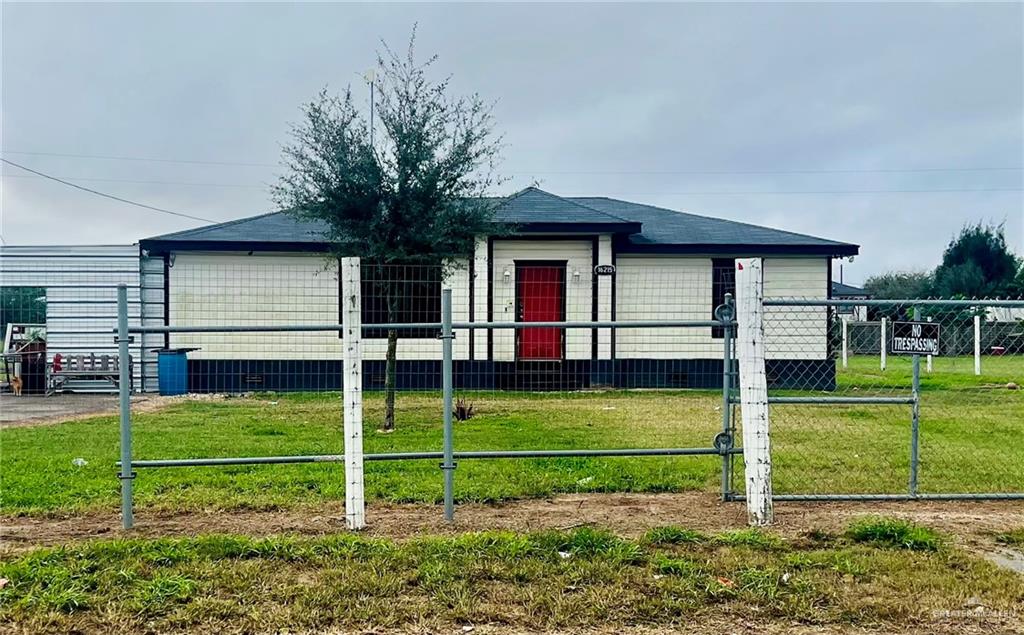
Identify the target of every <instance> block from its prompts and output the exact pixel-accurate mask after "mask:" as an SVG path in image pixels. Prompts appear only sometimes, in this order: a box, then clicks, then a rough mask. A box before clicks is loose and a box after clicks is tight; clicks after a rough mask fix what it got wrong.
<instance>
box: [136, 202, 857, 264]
mask: <svg viewBox="0 0 1024 635" xmlns="http://www.w3.org/2000/svg"><path fill="white" fill-rule="evenodd" d="M496 217H497V219H498V220H499V221H500V222H504V223H511V224H515V225H516V226H517V227H518V228H519V230H520V231H522V232H560V231H579V232H590V233H614V234H616V235H617V236H618V237H617V239H616V248H617V250H618V251H619V252H620V253H735V254H737V255H739V254H741V253H749V254H751V255H756V254H757V253H760V252H763V253H765V254H768V253H801V254H813V255H829V256H847V255H854V254H856V253H857V251H858V247H857V245H852V244H849V243H842V242H837V241H834V240H827V239H824V238H816V237H814V236H807V235H804V234H796V233H793V232H787V231H783V230H779V229H772V228H769V227H760V226H758V225H750V224H747V223H739V222H736V221H730V220H724V219H720V218H711V217H708V216H698V215H696V214H687V213H683V212H676V211H673V210H669V209H665V208H662V207H654V206H651V205H643V204H640V203H631V202H629V201H620V200H617V199H611V198H605V197H561V196H556V195H554V194H551V193H549V192H545V191H543V190H540V189H538V188H535V187H530V188H526V189H525V190H522V191H521V192H518V193H517V194H515V195H513V196H511V197H509V198H508V199H506V200H505V201H504V202H503V203H502V205H501V207H499V208H498V210H497V213H496ZM324 229H325V226H324V225H323V224H322V223H317V222H312V221H304V220H298V219H296V218H295V217H294V216H291V215H290V214H287V213H285V212H274V213H270V214H263V215H262V216H254V217H251V218H242V219H238V220H234V221H230V222H227V223H219V224H216V225H208V226H206V227H199V228H197V229H188V230H185V231H180V232H175V233H173V234H164V235H162V236H154V237H153V238H148V239H145V240H142V241H141V245H142V247H143V248H144V249H146V248H157V249H175V248H177V249H203V248H206V249H210V250H217V249H240V248H253V249H256V248H258V249H264V250H266V249H271V250H273V249H278V250H285V249H289V250H290V249H297V250H308V251H312V250H316V249H317V248H318V247H322V245H323V238H322V236H323V232H324Z"/></svg>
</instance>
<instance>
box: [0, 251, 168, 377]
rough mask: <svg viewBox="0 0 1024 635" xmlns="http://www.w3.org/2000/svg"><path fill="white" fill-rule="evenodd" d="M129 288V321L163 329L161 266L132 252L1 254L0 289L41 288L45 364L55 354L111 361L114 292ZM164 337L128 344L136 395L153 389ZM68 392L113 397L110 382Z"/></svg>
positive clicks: (114, 306) (114, 317) (162, 279)
mask: <svg viewBox="0 0 1024 635" xmlns="http://www.w3.org/2000/svg"><path fill="white" fill-rule="evenodd" d="M122 283H123V284H126V285H128V319H129V323H130V324H132V325H138V324H140V323H143V322H144V323H145V324H154V325H161V324H163V320H164V264H163V260H162V259H151V258H142V259H141V261H140V257H139V248H138V246H137V245H90V246H77V245H75V246H40V247H35V246H5V247H0V286H4V287H43V288H45V289H46V340H47V358H48V360H49V361H52V360H53V355H54V354H55V353H63V354H65V355H68V354H87V353H97V354H102V353H106V354H115V353H116V352H117V345H116V344H115V342H114V334H113V332H114V329H115V328H116V327H117V286H118V285H119V284H122ZM158 346H163V336H162V335H160V336H153V335H151V336H147V337H146V340H145V341H144V342H143V341H142V339H141V338H139V337H136V338H135V341H134V342H133V343H132V345H131V353H132V358H133V360H134V361H135V363H134V364H133V367H134V370H133V372H134V375H135V388H136V390H146V391H153V390H156V355H155V354H154V353H153V352H152V349H153V348H156V347H158ZM68 387H69V388H71V389H73V390H76V389H77V390H103V391H108V390H109V391H113V390H114V389H113V387H112V386H111V385H110V384H109V383H108V382H102V381H100V382H75V383H70V384H69V385H68Z"/></svg>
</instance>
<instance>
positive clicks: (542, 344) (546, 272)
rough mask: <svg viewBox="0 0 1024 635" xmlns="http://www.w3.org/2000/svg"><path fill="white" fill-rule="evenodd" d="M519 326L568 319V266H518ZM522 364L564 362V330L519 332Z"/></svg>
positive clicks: (529, 329) (538, 329)
mask: <svg viewBox="0 0 1024 635" xmlns="http://www.w3.org/2000/svg"><path fill="white" fill-rule="evenodd" d="M516 300H517V305H518V306H517V311H516V321H517V322H561V321H563V320H564V319H565V265H547V264H544V265H540V264H537V265H531V264H520V263H517V264H516ZM518 332H519V339H518V347H517V350H516V357H517V359H520V360H555V359H562V334H563V329H560V328H558V327H536V328H527V329H519V330H518Z"/></svg>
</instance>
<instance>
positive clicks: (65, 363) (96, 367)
mask: <svg viewBox="0 0 1024 635" xmlns="http://www.w3.org/2000/svg"><path fill="white" fill-rule="evenodd" d="M131 363H132V358H131V357H129V358H128V368H129V372H128V380H129V389H134V380H133V379H132V373H131V370H130V369H131ZM89 379H93V380H106V381H109V382H110V383H111V384H113V386H114V388H118V387H119V386H120V383H121V366H120V363H119V361H118V356H117V355H108V354H105V353H104V354H100V355H97V354H96V353H88V354H83V355H63V354H61V353H57V354H55V355H54V356H53V362H51V363H50V364H48V365H47V369H46V394H47V395H52V394H53V393H55V392H57V391H60V390H63V388H64V385H65V384H66V383H67V382H68V381H72V380H89Z"/></svg>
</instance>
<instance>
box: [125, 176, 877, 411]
mask: <svg viewBox="0 0 1024 635" xmlns="http://www.w3.org/2000/svg"><path fill="white" fill-rule="evenodd" d="M497 220H498V221H499V222H502V223H508V224H511V225H512V226H513V227H514V230H515V233H514V235H509V236H502V237H500V238H499V237H493V236H491V237H488V236H481V237H479V238H478V239H477V241H476V245H475V251H474V253H473V256H472V257H471V258H468V259H467V260H466V261H465V262H458V263H451V264H452V265H453V266H451V267H448V268H446V270H445V271H444V272H443V273H431V272H429V271H424V270H423V269H422V268H419V269H417V268H413V267H409V268H406V269H404V270H402V271H401V272H399V273H394V272H392V273H389V274H386V275H400V276H401V277H402V279H403V280H406V281H407V282H408V287H407V288H408V290H409V293H408V296H409V297H415V298H418V300H416V301H405V302H403V303H401V306H400V307H398V308H397V311H398V314H397V321H398V322H437V321H439V319H440V318H439V300H438V298H439V296H440V289H441V287H442V284H443V285H444V286H448V287H450V288H452V290H453V297H454V301H453V313H454V320H455V321H456V322H485V321H495V322H501V321H516V320H523V321H547V320H550V321H560V320H568V321H593V320H599V321H611V320H620V321H624V320H655V319H661V320H670V319H671V320H706V319H710V318H711V316H712V312H713V310H714V308H715V307H716V306H718V305H719V304H721V303H722V301H723V299H724V296H725V294H726V293H730V292H732V291H733V286H734V285H733V275H734V274H733V270H734V259H735V258H736V257H750V256H759V257H763V258H764V259H765V265H764V283H765V294H766V296H769V297H782V296H790V297H793V296H796V297H811V298H827V297H828V296H829V294H830V291H831V287H830V281H831V263H832V259H834V258H840V257H848V256H852V255H854V254H856V253H857V252H858V246H857V245H853V244H849V243H843V242H837V241H833V240H826V239H823V238H815V237H813V236H806V235H802V234H796V233H792V232H787V231H781V230H777V229H770V228H767V227H759V226H756V225H750V224H745V223H739V222H734V221H728V220H723V219H717V218H709V217H706V216H698V215H694V214H688V213H682V212H677V211H673V210H669V209H664V208H660V207H654V206H651V205H644V204H640V203H632V202H629V201H623V200H617V199H612V198H606V197H562V196H556V195H555V194H551V193H549V192H545V191H543V190H540V189H537V188H534V187H531V188H527V189H525V190H523V191H521V192H519V193H517V194H516V195H514V196H512V197H510V198H508V199H506V200H505V201H504V202H503V203H502V204H501V206H500V207H499V209H498V212H497ZM322 230H323V228H322V227H321V226H318V225H317V224H315V223H311V222H303V221H299V220H297V219H295V218H294V217H292V216H290V215H288V214H286V213H281V212H277V213H271V214H264V215H262V216H255V217H252V218H244V219H240V220H236V221H231V222H227V223H220V224H216V225H210V226H207V227H200V228H198V229H191V230H187V231H182V232H177V233H173V234H166V235H163V236H155V237H153V238H148V239H145V240H142V241H140V243H139V245H140V249H141V250H142V255H143V258H144V260H148V261H154V260H157V261H162V262H163V266H164V271H165V283H164V297H163V305H164V307H165V308H164V316H163V321H164V323H165V324H169V325H172V326H179V325H181V326H184V325H223V324H232V325H239V324H249V325H256V324H314V323H315V324H336V323H338V321H339V319H340V315H339V312H340V307H339V304H338V298H339V288H338V287H339V282H338V279H337V275H336V267H333V266H332V263H331V261H329V260H328V259H326V258H325V257H324V254H325V252H326V251H328V245H326V244H325V243H324V241H323V239H322V238H321V233H322ZM377 270H378V268H375V267H369V266H366V265H365V264H364V267H363V272H364V284H363V322H364V324H379V323H382V322H383V321H384V319H385V318H384V317H382V316H386V311H383V312H382V311H381V307H382V302H381V300H380V298H375V297H373V296H374V289H375V288H377V287H376V286H375V282H379V281H377V280H373V279H368V278H367V276H371V277H372V276H375V275H382V274H379V273H377V274H374V273H372V272H373V271H377ZM442 276H443V278H444V279H443V280H442ZM796 311H799V312H801V318H802V319H801V324H802V325H803V326H804V328H802V329H800V330H799V332H798V331H797V330H796V329H788V330H787V329H780V330H778V331H777V332H775V333H770V334H769V335H768V338H767V339H768V346H767V350H768V357H769V361H768V363H769V374H770V375H771V376H772V377H775V378H778V380H780V381H781V378H785V377H804V378H813V379H809V380H808V381H811V382H812V383H814V386H815V387H820V388H829V387H831V386H833V385H834V377H835V363H834V360H833V358H832V355H831V351H830V349H829V343H828V336H827V333H828V319H829V318H828V315H827V311H826V310H825V309H824V308H810V307H808V308H797V309H788V312H789V313H790V314H792V313H793V312H796ZM776 313H779V311H778V310H777V311H776ZM384 335H385V334H384V333H372V332H371V333H366V334H364V337H365V340H364V345H363V353H364V359H365V360H366V362H365V368H364V382H365V383H366V386H367V387H368V388H371V389H372V388H377V387H380V386H382V385H383V379H384V378H383V375H384V372H383V368H384V360H385V355H386V348H387V342H386V338H385V336H384ZM721 338H722V333H721V332H716V329H714V328H710V327H708V328H701V329H694V328H690V329H683V328H617V329H614V330H613V329H609V328H601V329H590V328H567V329H561V328H555V329H546V330H545V329H524V330H516V331H513V330H512V329H501V330H484V329H469V330H457V331H456V339H455V343H454V356H455V371H454V372H455V377H456V386H457V387H459V388H467V389H468V388H479V389H493V388H516V387H522V388H530V387H533V388H538V387H556V388H588V387H592V386H617V387H680V388H685V387H690V388H712V387H715V386H720V385H721V374H722V344H721ZM167 343H168V344H170V345H171V346H173V347H190V348H191V347H196V348H198V349H199V350H196V351H194V352H193V353H191V354H190V356H189V360H190V363H189V375H190V377H189V382H190V384H189V385H190V389H191V390H194V391H241V390H254V389H257V390H289V389H302V390H314V389H337V388H338V387H339V382H340V377H341V372H340V364H341V361H340V360H341V356H342V350H341V341H340V339H339V335H338V333H336V332H320V333H292V334H279V333H274V334H271V333H247V334H230V333H218V334H212V333H197V334H174V335H172V336H170V338H169V341H168V342H167ZM440 350H441V346H440V342H439V341H438V340H437V339H436V333H435V332H432V331H429V330H428V331H427V332H415V333H411V334H408V333H407V334H403V336H402V337H401V339H400V340H399V342H398V351H397V355H398V360H399V361H398V384H399V387H404V388H430V387H436V386H437V385H438V384H439V377H440V373H439V369H440V359H441V356H440Z"/></svg>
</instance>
